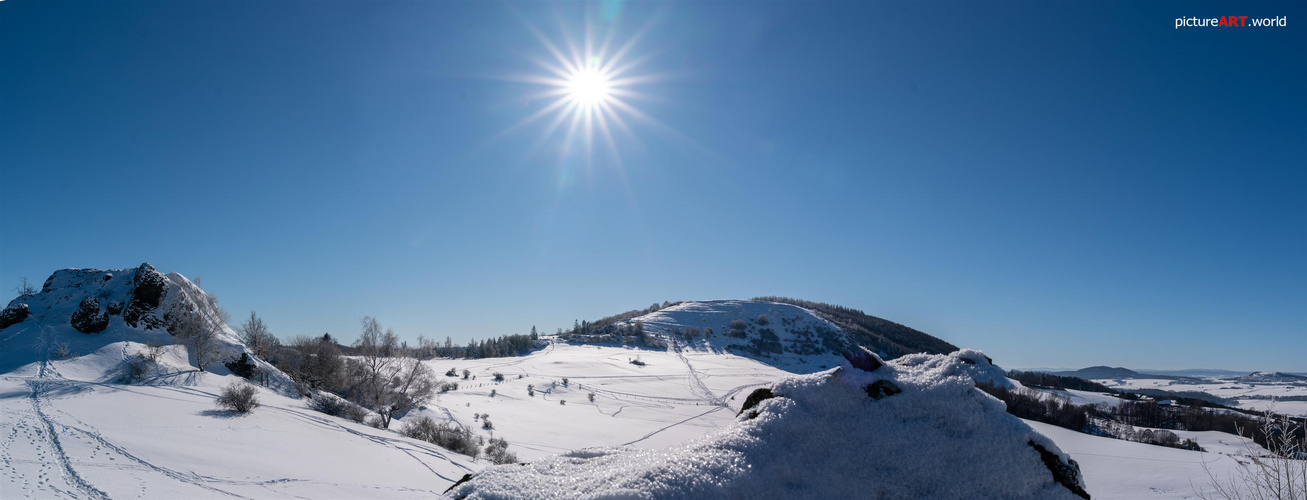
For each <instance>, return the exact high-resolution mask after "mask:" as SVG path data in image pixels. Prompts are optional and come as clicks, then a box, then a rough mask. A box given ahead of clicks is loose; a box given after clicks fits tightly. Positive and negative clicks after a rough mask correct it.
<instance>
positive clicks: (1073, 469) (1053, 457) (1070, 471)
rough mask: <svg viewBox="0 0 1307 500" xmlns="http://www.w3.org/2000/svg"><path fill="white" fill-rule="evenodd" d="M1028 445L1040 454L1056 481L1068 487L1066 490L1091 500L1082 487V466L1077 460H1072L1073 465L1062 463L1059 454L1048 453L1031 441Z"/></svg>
mask: <svg viewBox="0 0 1307 500" xmlns="http://www.w3.org/2000/svg"><path fill="white" fill-rule="evenodd" d="M1026 444H1029V445H1030V447H1031V448H1034V449H1035V451H1037V452H1039V459H1040V460H1043V461H1044V466H1045V467H1048V471H1049V472H1051V473H1053V480H1054V481H1057V482H1058V484H1061V485H1062V486H1066V489H1068V490H1071V493H1075V495H1076V496H1078V497H1080V498H1083V499H1085V500H1089V492H1087V491H1085V489H1084V488H1081V487H1080V464H1077V463H1076V461H1075V460H1070V462H1071V463H1069V464H1068V463H1062V460H1061V459H1060V458H1058V456H1057V454H1055V453H1053V452H1051V451H1048V449H1046V448H1044V447H1043V446H1040V445H1039V444H1037V443H1035V442H1034V441H1029V442H1027V443H1026Z"/></svg>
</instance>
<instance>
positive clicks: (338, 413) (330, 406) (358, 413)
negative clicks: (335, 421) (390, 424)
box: [309, 394, 368, 423]
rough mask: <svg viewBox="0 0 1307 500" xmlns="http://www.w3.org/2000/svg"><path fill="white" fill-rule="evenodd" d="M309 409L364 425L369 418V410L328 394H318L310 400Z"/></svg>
mask: <svg viewBox="0 0 1307 500" xmlns="http://www.w3.org/2000/svg"><path fill="white" fill-rule="evenodd" d="M309 409H311V410H314V411H317V412H321V413H325V414H327V415H331V416H333V417H341V418H345V419H349V420H353V421H355V422H359V423H362V422H363V420H364V419H366V418H367V417H368V410H367V409H366V408H363V407H362V406H359V405H356V404H354V403H351V402H349V401H346V400H345V399H343V398H338V397H334V396H331V395H328V394H318V395H317V396H316V397H314V398H313V399H310V400H309Z"/></svg>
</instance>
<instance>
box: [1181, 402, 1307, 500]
mask: <svg viewBox="0 0 1307 500" xmlns="http://www.w3.org/2000/svg"><path fill="white" fill-rule="evenodd" d="M1257 431H1260V432H1262V433H1263V434H1264V435H1265V436H1266V450H1261V449H1258V448H1257V447H1256V445H1253V444H1248V445H1247V449H1246V450H1245V451H1244V452H1243V453H1241V454H1240V455H1238V456H1237V457H1236V460H1238V462H1239V467H1238V469H1236V471H1235V473H1233V474H1231V476H1230V477H1227V478H1220V477H1218V476H1217V475H1216V473H1215V472H1213V471H1212V470H1211V469H1210V468H1208V466H1207V462H1203V470H1204V471H1206V472H1207V476H1208V478H1209V479H1210V480H1211V482H1210V483H1209V485H1210V486H1211V488H1212V491H1211V492H1197V493H1198V497H1199V498H1202V499H1204V500H1208V499H1223V500H1285V499H1295V500H1298V499H1303V498H1307V450H1304V449H1303V443H1302V442H1301V441H1299V440H1298V438H1297V436H1298V435H1299V434H1300V433H1301V424H1299V423H1297V422H1295V421H1294V420H1292V419H1290V418H1289V417H1287V416H1284V415H1276V414H1274V413H1272V412H1271V411H1270V410H1268V411H1267V412H1266V415H1265V417H1264V418H1263V420H1262V426H1261V429H1258V430H1257ZM1257 431H1254V432H1257ZM1241 433H1242V432H1241ZM1250 435H1251V434H1250ZM1251 441H1252V440H1251V439H1250V440H1249V442H1250V443H1251ZM1267 451H1269V453H1267ZM1208 495H1211V496H1210V497H1209V496H1208Z"/></svg>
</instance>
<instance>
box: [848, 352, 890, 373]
mask: <svg viewBox="0 0 1307 500" xmlns="http://www.w3.org/2000/svg"><path fill="white" fill-rule="evenodd" d="M844 359H847V360H849V364H851V365H853V367H854V368H857V369H859V370H862V371H867V372H874V371H876V369H878V368H880V367H882V366H885V362H884V361H881V360H880V356H877V355H876V354H875V353H873V352H871V351H869V350H867V348H866V347H862V346H857V347H856V348H854V349H852V350H850V351H847V352H845V353H844Z"/></svg>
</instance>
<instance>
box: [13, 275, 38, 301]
mask: <svg viewBox="0 0 1307 500" xmlns="http://www.w3.org/2000/svg"><path fill="white" fill-rule="evenodd" d="M14 291H15V292H18V296H19V297H27V296H29V295H36V287H34V286H32V283H31V282H29V281H27V277H26V276H23V277H22V278H20V279H19V280H18V286H16V287H14Z"/></svg>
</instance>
